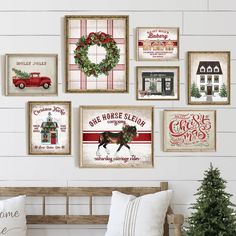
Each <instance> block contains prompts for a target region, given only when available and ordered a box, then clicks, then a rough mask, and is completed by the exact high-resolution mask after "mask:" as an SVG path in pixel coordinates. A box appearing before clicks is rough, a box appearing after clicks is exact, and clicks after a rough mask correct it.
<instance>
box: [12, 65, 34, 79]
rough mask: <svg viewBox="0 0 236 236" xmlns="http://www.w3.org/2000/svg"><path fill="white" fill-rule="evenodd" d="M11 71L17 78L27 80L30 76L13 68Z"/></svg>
mask: <svg viewBox="0 0 236 236" xmlns="http://www.w3.org/2000/svg"><path fill="white" fill-rule="evenodd" d="M12 71H13V72H14V73H15V74H16V76H17V77H20V78H23V79H27V78H29V77H30V74H29V73H27V72H24V71H21V70H17V69H15V68H13V69H12Z"/></svg>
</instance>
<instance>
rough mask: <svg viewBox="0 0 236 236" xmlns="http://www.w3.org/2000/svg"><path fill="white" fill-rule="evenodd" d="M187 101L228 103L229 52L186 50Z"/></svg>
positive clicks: (209, 103) (195, 102)
mask: <svg viewBox="0 0 236 236" xmlns="http://www.w3.org/2000/svg"><path fill="white" fill-rule="evenodd" d="M188 103H189V104H191V105H229V104H230V52H221V51H217V52H203V51H201V52H197V51H194V52H188Z"/></svg>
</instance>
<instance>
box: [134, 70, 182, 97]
mask: <svg viewBox="0 0 236 236" xmlns="http://www.w3.org/2000/svg"><path fill="white" fill-rule="evenodd" d="M136 76H137V79H136V99H137V100H143V101H149V100H157V101H158V100H159V101H164V100H167V101H168V100H179V67H178V66H138V67H136Z"/></svg>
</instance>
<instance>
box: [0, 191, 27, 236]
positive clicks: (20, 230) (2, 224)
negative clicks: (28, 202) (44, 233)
mask: <svg viewBox="0 0 236 236" xmlns="http://www.w3.org/2000/svg"><path fill="white" fill-rule="evenodd" d="M0 235H4V236H26V216H25V196H19V197H14V198H10V199H7V200H2V201H0Z"/></svg>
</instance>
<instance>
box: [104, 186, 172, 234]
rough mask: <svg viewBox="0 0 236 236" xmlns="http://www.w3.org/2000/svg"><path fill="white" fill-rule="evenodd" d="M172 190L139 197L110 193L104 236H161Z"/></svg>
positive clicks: (115, 192)
mask: <svg viewBox="0 0 236 236" xmlns="http://www.w3.org/2000/svg"><path fill="white" fill-rule="evenodd" d="M171 195H172V190H167V191H161V192H158V193H154V194H147V195H144V196H141V197H135V196H133V195H127V194H123V193H120V192H117V191H114V192H113V193H112V199H111V209H110V216H109V221H108V226H107V232H106V234H105V236H145V235H146V236H163V226H164V222H165V216H166V212H167V209H168V206H169V204H170V200H171Z"/></svg>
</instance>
